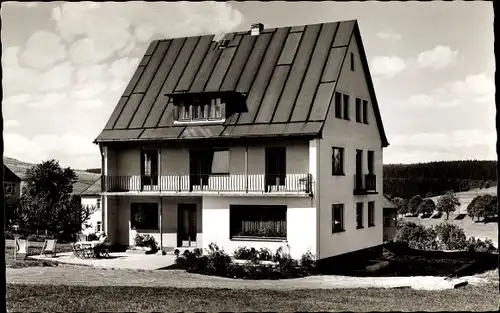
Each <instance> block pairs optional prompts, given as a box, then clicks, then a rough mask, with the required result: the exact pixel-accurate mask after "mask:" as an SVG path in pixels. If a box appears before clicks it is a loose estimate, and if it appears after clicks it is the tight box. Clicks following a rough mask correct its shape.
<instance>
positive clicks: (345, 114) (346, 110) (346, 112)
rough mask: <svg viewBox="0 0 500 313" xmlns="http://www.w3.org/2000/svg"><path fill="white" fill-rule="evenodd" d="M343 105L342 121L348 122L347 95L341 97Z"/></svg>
mask: <svg viewBox="0 0 500 313" xmlns="http://www.w3.org/2000/svg"><path fill="white" fill-rule="evenodd" d="M343 98H344V99H343V100H342V102H343V104H344V120H349V95H344V96H343Z"/></svg>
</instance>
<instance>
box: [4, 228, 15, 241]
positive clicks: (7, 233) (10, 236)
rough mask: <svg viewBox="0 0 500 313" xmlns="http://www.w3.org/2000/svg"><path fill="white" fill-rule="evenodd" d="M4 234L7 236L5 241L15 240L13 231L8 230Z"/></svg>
mask: <svg viewBox="0 0 500 313" xmlns="http://www.w3.org/2000/svg"><path fill="white" fill-rule="evenodd" d="M4 234H5V239H14V234H13V233H12V232H11V231H8V230H6V231H5V232H4Z"/></svg>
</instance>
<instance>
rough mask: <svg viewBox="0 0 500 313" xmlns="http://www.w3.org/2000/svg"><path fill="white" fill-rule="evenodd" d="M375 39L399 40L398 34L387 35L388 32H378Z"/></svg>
mask: <svg viewBox="0 0 500 313" xmlns="http://www.w3.org/2000/svg"><path fill="white" fill-rule="evenodd" d="M377 37H378V38H380V39H392V40H401V35H400V34H396V33H389V32H379V33H377Z"/></svg>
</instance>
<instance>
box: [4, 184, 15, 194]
mask: <svg viewBox="0 0 500 313" xmlns="http://www.w3.org/2000/svg"><path fill="white" fill-rule="evenodd" d="M9 188H11V189H12V191H11V192H7V191H8V189H9ZM3 192H4V194H5V195H15V194H16V183H11V182H4V183H3Z"/></svg>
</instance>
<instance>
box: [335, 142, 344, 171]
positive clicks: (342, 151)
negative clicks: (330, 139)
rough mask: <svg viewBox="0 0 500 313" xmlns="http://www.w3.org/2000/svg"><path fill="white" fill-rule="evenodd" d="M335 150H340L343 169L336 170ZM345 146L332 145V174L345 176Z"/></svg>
mask: <svg viewBox="0 0 500 313" xmlns="http://www.w3.org/2000/svg"><path fill="white" fill-rule="evenodd" d="M335 150H339V153H340V167H341V171H340V172H337V171H336V166H335ZM344 151H345V150H344V148H342V147H332V176H345V155H344V153H345V152H344Z"/></svg>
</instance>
